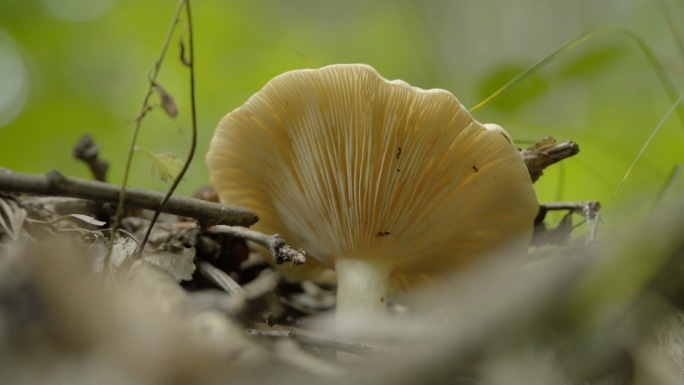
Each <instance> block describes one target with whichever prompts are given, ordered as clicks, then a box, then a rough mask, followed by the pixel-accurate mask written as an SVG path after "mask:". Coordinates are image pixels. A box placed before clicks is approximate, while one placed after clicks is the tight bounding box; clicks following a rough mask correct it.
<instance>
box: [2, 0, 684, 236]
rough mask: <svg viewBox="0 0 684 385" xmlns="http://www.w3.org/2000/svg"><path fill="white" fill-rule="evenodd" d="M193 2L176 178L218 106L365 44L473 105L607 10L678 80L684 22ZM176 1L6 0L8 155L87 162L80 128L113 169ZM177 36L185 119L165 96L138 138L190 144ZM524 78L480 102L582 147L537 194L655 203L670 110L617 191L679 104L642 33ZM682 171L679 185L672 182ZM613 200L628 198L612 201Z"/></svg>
mask: <svg viewBox="0 0 684 385" xmlns="http://www.w3.org/2000/svg"><path fill="white" fill-rule="evenodd" d="M193 5H194V17H195V28H196V32H195V36H196V57H197V59H196V63H195V64H196V70H197V104H198V112H199V147H198V153H197V154H198V155H197V158H196V159H195V161H194V163H193V165H192V166H191V168H190V170H189V172H188V174H187V176H186V178H185V179H184V181H183V182H182V183H181V185H180V187H179V192H180V193H182V194H189V193H190V192H191V191H193V190H195V189H196V188H198V187H200V186H202V185H204V184H206V183H207V180H208V178H207V172H206V169H205V166H204V162H203V155H204V153H205V150H206V148H207V145H208V142H209V139H210V137H211V135H212V133H213V129H214V127H215V125H216V123H217V122H218V121H219V119H220V118H221V117H222V116H223V115H224V114H226V113H228V112H229V111H230V110H232V109H233V108H236V107H237V106H239V105H241V104H242V103H243V102H244V101H245V100H246V99H247V98H248V97H249V96H250V95H251V94H253V93H254V92H256V91H257V90H258V89H259V88H260V87H262V86H263V85H264V83H265V82H267V81H268V80H269V79H270V78H272V77H273V76H275V75H277V74H279V73H282V72H285V71H287V70H292V69H297V68H304V67H320V66H324V65H327V64H332V63H344V62H363V63H368V64H370V65H373V66H374V67H375V68H376V69H377V70H378V71H379V72H380V73H381V74H383V76H385V77H387V78H389V79H395V78H401V79H403V80H406V81H407V82H409V83H411V84H413V85H416V86H419V87H421V88H435V87H436V88H444V89H447V90H450V91H451V92H453V93H454V94H455V95H456V96H457V97H458V98H459V100H460V101H461V102H462V103H463V104H465V105H466V106H467V107H472V106H474V105H475V104H476V103H478V102H479V101H480V100H481V99H482V98H483V97H485V96H486V95H485V94H486V93H487V92H488V91H492V90H494V89H496V88H497V86H501V85H503V84H504V83H505V82H506V81H507V80H510V78H511V77H513V76H515V75H516V72H519V71H521V70H522V69H524V68H526V67H528V66H530V65H532V64H534V63H535V62H537V61H538V60H540V59H541V58H543V57H544V56H546V55H548V54H549V53H551V52H553V51H554V50H555V49H557V48H558V47H560V46H562V45H563V44H565V43H567V42H569V41H570V40H572V39H574V38H575V37H577V36H579V35H580V34H582V33H583V32H586V31H588V30H590V29H592V28H596V27H601V26H605V25H616V26H620V27H624V28H627V29H630V30H632V31H633V32H635V33H637V34H638V35H639V36H641V37H642V38H643V39H644V40H645V41H646V42H647V44H648V45H649V47H651V49H653V50H654V51H655V53H656V55H657V56H658V57H659V59H660V60H661V61H662V62H663V64H664V66H665V69H666V71H667V72H668V74H669V76H670V77H671V78H672V79H673V81H674V82H675V85H676V86H678V87H679V88H680V89H682V90H684V87H682V82H683V81H684V57H682V56H681V52H679V51H678V48H677V47H678V46H677V44H678V41H681V39H682V36H677V35H676V33H681V31H676V30H674V29H673V28H672V26H677V25H684V23H683V21H684V3H682V2H681V1H679V0H663V1H660V2H659V1H652V0H629V1H620V2H616V1H613V2H595V1H592V0H580V1H574V2H566V1H562V0H553V1H548V2H538V1H534V0H516V1H512V2H511V1H507V0H492V1H488V2H472V1H448V0H423V1H420V0H415V1H413V0H403V1H402V0H400V1H390V0H378V1H373V2H369V1H361V0H354V1H344V2H316V1H310V0H308V1H307V0H292V1H287V2H283V1H277V0H254V1H249V2H245V1H221V0H205V1H202V2H196V3H194V4H193ZM661 5H664V7H663V6H661ZM174 6H175V3H169V2H168V1H160V0H148V1H145V2H132V1H122V0H68V1H65V0H64V1H63V0H3V1H1V2H0V84H2V85H3V87H0V166H2V167H7V168H11V169H14V170H17V171H24V172H45V171H47V170H49V169H54V168H56V169H59V170H61V171H62V172H64V173H65V174H69V175H74V176H79V177H89V175H88V172H87V169H86V167H84V166H83V165H82V164H79V163H78V162H77V161H75V160H74V159H72V158H71V155H70V153H71V150H70V149H71V147H72V146H73V145H74V144H75V143H76V141H77V140H78V138H79V136H80V135H81V134H83V133H85V132H89V133H91V134H92V135H93V136H94V138H95V140H96V141H98V142H99V143H100V146H101V148H102V156H103V157H104V158H106V159H108V160H109V161H110V162H111V164H112V168H111V172H110V175H111V177H110V181H111V182H114V183H120V181H121V179H122V175H123V165H124V164H125V157H126V154H125V151H126V149H127V148H128V143H129V141H130V134H131V129H132V121H133V119H134V118H135V117H136V115H137V114H138V112H139V109H140V103H141V101H142V98H143V96H144V92H145V89H146V87H147V84H146V82H147V74H148V71H149V69H150V68H151V66H152V63H153V61H154V60H155V59H156V57H157V55H158V52H159V51H160V49H161V43H162V41H163V38H164V34H165V33H166V30H167V28H168V24H169V22H170V19H171V17H172V13H173V11H174ZM668 20H669V21H668ZM178 38H180V33H178V36H176V37H175V40H174V44H173V45H172V49H171V52H170V54H169V56H168V57H167V58H166V61H165V63H164V65H163V68H162V71H161V75H160V78H159V84H160V85H161V86H163V87H164V89H165V90H166V91H167V92H168V93H169V95H171V96H172V97H173V98H174V99H175V101H176V104H177V106H178V110H179V113H178V117H177V118H176V119H177V121H173V120H172V119H170V118H169V117H168V116H166V114H165V113H164V112H163V111H162V110H155V111H154V112H152V113H150V114H148V116H147V117H146V118H145V121H144V122H143V131H142V134H141V137H140V143H139V145H140V146H142V147H145V148H147V149H149V150H150V151H151V152H154V153H167V152H171V153H174V154H176V155H177V156H179V157H182V156H184V154H186V153H187V148H188V146H189V113H188V112H189V111H188V89H187V88H188V85H187V84H188V81H187V71H186V69H185V68H184V67H183V65H182V64H181V63H180V60H179V58H178V46H177V44H176V43H175V42H177V41H178ZM526 82H527V84H523V85H521V86H520V88H519V89H517V90H513V91H512V92H511V93H510V94H509V95H506V96H504V97H503V98H501V99H500V100H497V101H495V102H494V103H492V104H490V105H488V106H487V107H485V108H483V109H481V110H479V111H477V113H476V118H477V119H478V120H480V121H483V122H496V123H498V124H501V125H502V126H504V127H505V128H506V129H507V130H508V131H509V132H510V133H511V135H512V136H513V137H514V138H516V140H518V141H519V142H520V145H521V146H524V145H526V144H527V143H526V142H528V141H533V140H537V139H539V138H541V137H543V136H546V135H553V136H555V137H556V138H557V139H559V140H568V139H572V140H574V141H576V142H578V143H579V144H580V146H581V152H580V154H579V155H578V156H577V157H575V158H572V159H569V160H567V161H565V162H564V164H563V165H560V166H558V167H552V168H551V169H549V170H548V171H547V172H546V175H545V176H544V177H542V179H541V181H540V182H538V183H537V185H536V187H537V189H538V193H539V197H540V200H541V201H544V202H546V201H553V200H560V199H562V200H589V199H596V200H600V201H601V202H602V203H603V207H604V208H605V210H606V212H605V216H604V218H606V220H605V222H606V223H607V224H609V225H610V223H611V222H615V218H619V219H620V220H623V218H624V219H627V218H638V216H637V215H640V214H641V213H643V212H644V211H645V210H646V209H647V208H649V207H651V206H652V204H653V202H654V200H655V197H656V196H657V191H658V189H659V188H661V187H662V186H663V185H665V184H666V183H668V181H667V178H668V175H670V174H671V173H672V170H673V168H674V167H675V166H676V165H677V164H680V163H682V162H683V161H684V152H683V151H681V148H682V143H684V128H683V126H682V122H679V121H678V119H677V117H676V116H673V117H672V118H670V119H669V120H668V122H667V123H666V125H665V126H664V127H663V128H662V130H661V132H660V133H659V135H658V136H657V137H656V138H655V140H654V141H653V143H652V144H651V146H650V147H649V148H648V150H647V151H646V153H645V154H644V158H643V159H642V160H641V161H640V163H639V164H638V165H637V168H636V169H635V170H634V172H633V173H632V175H631V176H630V179H629V180H628V181H627V182H626V183H625V185H624V187H623V189H622V190H621V191H620V192H619V193H618V194H614V190H615V188H616V186H617V185H618V183H619V182H620V180H621V178H622V177H623V175H624V173H625V171H626V170H627V168H628V167H629V165H630V163H631V162H632V160H633V159H634V157H635V156H636V154H637V153H638V151H639V149H640V147H641V146H642V145H643V143H644V141H645V140H646V138H647V137H648V135H649V133H650V131H651V130H652V129H653V128H654V127H655V126H656V124H657V123H658V121H659V119H660V118H661V117H662V116H663V114H664V113H665V112H666V111H667V110H668V109H669V107H670V104H671V102H670V100H669V99H668V98H667V94H666V93H665V91H664V90H663V89H662V87H661V86H660V84H659V83H658V81H657V78H656V77H655V75H654V74H653V71H652V68H650V67H649V65H648V63H647V61H646V59H645V58H644V57H643V55H642V53H641V52H640V51H639V50H638V49H637V47H635V46H634V44H632V43H631V42H630V41H627V40H626V39H624V38H623V37H620V36H615V35H608V34H606V35H603V36H600V37H597V38H596V39H593V40H592V41H590V42H588V43H587V44H584V45H582V46H581V47H579V48H578V49H576V50H573V51H572V52H570V53H568V54H567V57H563V58H561V59H560V60H558V61H556V62H554V63H552V64H551V65H550V66H549V67H547V68H544V69H543V70H542V71H540V72H539V73H537V74H535V75H534V76H533V77H531V78H530V79H528V80H527V81H526ZM497 83H498V84H497ZM159 102H160V101H157V102H156V103H159ZM178 125H180V126H181V127H182V128H183V129H182V130H181V133H180V134H179V131H178V129H177V128H178ZM133 167H134V170H133V171H134V172H133V175H132V177H131V184H132V185H134V186H144V187H148V188H154V189H163V188H164V187H165V185H164V184H163V183H162V182H160V181H153V180H150V178H149V174H148V170H149V163H148V160H147V159H146V158H145V157H143V156H139V155H136V156H135V160H134V163H133ZM675 186H678V187H677V188H676V191H679V192H681V186H682V182H676V181H675ZM622 202H632V203H633V210H624V206H622V205H620V206H618V205H617V204H618V203H622ZM613 207H621V209H620V210H619V217H618V216H613V215H614V214H613V213H612V212H611V209H612V208H613Z"/></svg>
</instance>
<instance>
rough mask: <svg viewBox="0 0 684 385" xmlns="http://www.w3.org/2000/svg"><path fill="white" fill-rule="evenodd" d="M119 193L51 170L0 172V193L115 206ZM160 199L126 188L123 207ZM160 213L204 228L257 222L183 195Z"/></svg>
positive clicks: (239, 211) (150, 205)
mask: <svg viewBox="0 0 684 385" xmlns="http://www.w3.org/2000/svg"><path fill="white" fill-rule="evenodd" d="M120 190H121V186H118V185H114V184H109V183H104V182H96V181H89V180H84V179H78V178H71V177H67V176H64V175H62V174H61V173H60V172H59V171H50V172H48V173H47V174H24V173H17V172H13V171H9V170H3V171H1V172H0V191H7V192H19V193H30V194H36V195H48V196H61V197H70V198H82V199H90V200H93V201H97V202H107V203H116V202H117V201H118V199H119V191H120ZM163 198H164V195H163V194H162V193H160V192H157V191H149V190H144V189H139V188H127V189H126V190H125V201H124V204H125V205H126V206H131V207H138V208H142V209H148V210H155V209H156V208H157V207H158V205H159V202H160V201H161V200H162V199H163ZM163 211H164V212H165V213H169V214H175V215H179V216H184V217H190V218H194V219H196V220H197V221H198V222H199V223H200V226H201V227H203V228H207V227H211V226H214V225H219V224H220V225H226V224H229V225H237V226H251V225H253V224H254V223H256V222H257V221H258V220H259V218H258V217H257V215H256V214H255V213H254V212H252V211H250V210H248V209H246V208H244V207H238V206H226V205H221V204H218V203H213V202H207V201H203V200H200V199H194V198H188V197H182V196H173V197H171V198H170V199H169V201H168V202H167V204H166V205H165V206H164V210H163Z"/></svg>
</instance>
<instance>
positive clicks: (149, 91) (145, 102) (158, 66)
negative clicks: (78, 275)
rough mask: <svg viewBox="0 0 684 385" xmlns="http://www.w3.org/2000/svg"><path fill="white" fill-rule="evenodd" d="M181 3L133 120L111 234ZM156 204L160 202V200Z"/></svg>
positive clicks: (120, 215) (122, 205)
mask: <svg viewBox="0 0 684 385" xmlns="http://www.w3.org/2000/svg"><path fill="white" fill-rule="evenodd" d="M183 1H184V0H180V1H179V2H178V6H177V8H176V12H175V14H174V17H173V22H172V23H171V26H170V27H169V30H168V32H167V33H166V38H165V40H164V44H163V46H162V49H161V52H160V53H159V58H158V59H157V60H156V61H155V62H154V66H153V67H152V70H151V72H150V77H149V85H148V87H147V93H146V94H145V97H144V98H143V102H142V106H141V107H140V113H139V114H138V116H137V117H136V118H135V127H133V135H131V144H130V145H129V148H128V157H127V158H126V166H125V167H124V178H123V182H121V188H120V190H119V199H118V203H117V206H116V216H115V220H114V225H113V230H114V231H113V233H116V230H117V229H118V228H119V225H120V223H121V218H122V216H123V211H124V203H125V202H126V190H127V189H126V186H128V177H129V174H130V170H131V164H132V163H133V153H134V152H135V144H136V143H137V141H138V133H139V132H140V126H141V124H142V119H143V117H144V116H145V115H146V114H147V112H148V111H149V110H150V98H151V97H152V95H154V92H155V91H154V89H155V88H154V84H156V82H157V75H159V70H160V69H161V65H162V62H163V61H164V56H166V51H167V50H168V47H169V43H170V42H171V36H173V31H174V29H175V28H176V24H177V23H178V18H179V15H180V12H181V10H182V8H183ZM158 202H161V200H160V201H158ZM113 246H114V237H112V239H110V241H109V249H108V250H109V251H108V252H107V257H106V258H105V259H106V260H105V266H109V264H108V262H109V257H110V254H111V251H112V247H113Z"/></svg>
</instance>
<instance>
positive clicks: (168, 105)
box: [152, 82, 178, 119]
mask: <svg viewBox="0 0 684 385" xmlns="http://www.w3.org/2000/svg"><path fill="white" fill-rule="evenodd" d="M152 87H154V90H155V92H157V95H159V99H160V102H161V107H162V108H163V109H164V111H165V112H166V114H167V115H169V116H170V117H172V118H174V119H175V118H176V116H178V107H177V106H176V101H175V100H173V97H172V96H171V94H169V93H168V92H167V91H166V90H165V89H164V87H162V86H161V85H159V83H157V82H154V83H152Z"/></svg>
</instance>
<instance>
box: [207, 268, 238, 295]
mask: <svg viewBox="0 0 684 385" xmlns="http://www.w3.org/2000/svg"><path fill="white" fill-rule="evenodd" d="M197 269H198V270H199V272H200V274H202V275H203V276H204V277H205V278H207V279H208V280H210V281H211V282H212V283H213V284H214V285H216V286H218V287H220V288H221V289H223V290H225V291H226V292H227V293H228V294H231V295H232V294H239V295H244V294H245V289H243V288H242V287H241V286H240V284H239V283H237V282H235V280H234V279H233V278H232V277H231V276H230V275H228V274H226V273H225V272H224V271H223V270H221V269H219V268H217V267H215V266H214V265H212V264H211V263H208V262H199V263H198V264H197Z"/></svg>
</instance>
